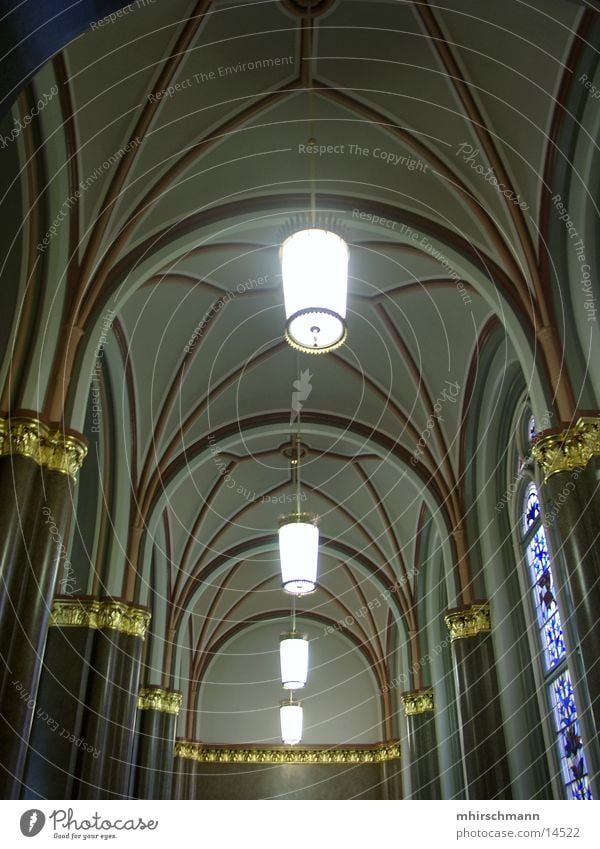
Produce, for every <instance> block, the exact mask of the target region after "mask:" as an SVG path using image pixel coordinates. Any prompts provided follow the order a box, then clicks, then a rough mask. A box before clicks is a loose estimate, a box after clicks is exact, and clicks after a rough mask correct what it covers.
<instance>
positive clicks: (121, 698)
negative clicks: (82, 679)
mask: <svg viewBox="0 0 600 849" xmlns="http://www.w3.org/2000/svg"><path fill="white" fill-rule="evenodd" d="M89 616H90V622H91V626H92V627H93V628H94V642H93V646H92V653H91V664H90V671H89V679H88V686H87V691H86V698H85V704H84V715H83V720H82V724H81V739H82V740H84V741H85V743H86V748H83V746H81V747H80V749H79V758H78V768H77V776H78V779H79V780H78V782H77V786H76V788H75V795H76V797H77V798H79V799H124V798H128V797H129V788H130V777H131V771H132V764H133V744H134V734H135V717H136V706H137V697H138V690H139V679H140V669H141V660H142V649H143V644H144V638H145V634H146V629H147V627H148V622H149V620H150V612H149V611H148V610H146V609H145V608H140V607H132V606H130V605H128V604H126V603H125V602H122V601H115V600H112V599H111V600H107V599H106V600H100V601H94V602H92V604H91V606H90V608H89Z"/></svg>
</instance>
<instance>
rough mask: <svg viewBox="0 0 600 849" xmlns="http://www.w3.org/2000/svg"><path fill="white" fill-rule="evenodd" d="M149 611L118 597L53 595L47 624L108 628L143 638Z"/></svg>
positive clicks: (64, 626)
mask: <svg viewBox="0 0 600 849" xmlns="http://www.w3.org/2000/svg"><path fill="white" fill-rule="evenodd" d="M150 615H151V614H150V611H149V610H145V609H144V608H140V607H129V606H128V605H126V604H123V602H120V601H98V600H97V599H91V600H90V599H78V598H73V599H55V600H54V601H53V602H52V610H51V613H50V625H51V626H52V625H54V626H56V627H60V628H109V629H111V630H113V631H119V633H121V634H126V635H127V636H130V637H140V639H142V640H143V639H144V638H145V636H146V630H147V628H148V624H149V622H150Z"/></svg>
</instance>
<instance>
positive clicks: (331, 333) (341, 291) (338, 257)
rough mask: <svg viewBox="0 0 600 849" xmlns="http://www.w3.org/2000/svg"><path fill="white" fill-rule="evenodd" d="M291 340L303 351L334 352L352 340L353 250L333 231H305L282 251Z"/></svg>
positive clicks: (287, 335) (284, 291) (294, 235)
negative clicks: (349, 330)
mask: <svg viewBox="0 0 600 849" xmlns="http://www.w3.org/2000/svg"><path fill="white" fill-rule="evenodd" d="M281 275H282V278H283V298H284V301H285V317H286V319H287V325H286V338H287V340H288V342H289V343H290V344H291V345H292V346H293V347H295V348H299V349H300V350H301V351H308V352H311V353H321V352H325V351H331V350H333V349H334V348H337V347H338V346H339V345H341V344H342V342H343V341H344V339H345V338H346V322H345V321H344V319H345V318H346V296H347V291H348V246H347V244H346V242H345V241H344V240H343V239H341V238H340V237H339V236H338V235H336V234H335V233H332V232H331V231H329V230H318V229H311V230H299V231H298V232H297V233H294V234H293V235H292V236H290V237H289V238H287V239H286V240H285V242H284V243H283V245H282V246H281Z"/></svg>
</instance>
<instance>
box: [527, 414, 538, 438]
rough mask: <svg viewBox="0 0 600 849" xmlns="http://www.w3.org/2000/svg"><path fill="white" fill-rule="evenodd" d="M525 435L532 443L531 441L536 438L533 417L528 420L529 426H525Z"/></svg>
mask: <svg viewBox="0 0 600 849" xmlns="http://www.w3.org/2000/svg"><path fill="white" fill-rule="evenodd" d="M527 434H528V436H529V441H530V442H533V440H534V439H535V438H536V436H537V430H536V429H535V419H534V418H533V416H531V418H530V419H529V424H528V425H527Z"/></svg>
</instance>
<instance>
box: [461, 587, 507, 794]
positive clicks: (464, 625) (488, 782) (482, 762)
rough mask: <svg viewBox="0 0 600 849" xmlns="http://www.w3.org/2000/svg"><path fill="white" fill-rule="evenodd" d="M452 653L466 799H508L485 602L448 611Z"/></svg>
mask: <svg viewBox="0 0 600 849" xmlns="http://www.w3.org/2000/svg"><path fill="white" fill-rule="evenodd" d="M446 623H447V625H448V627H449V629H450V635H451V637H452V654H453V661H454V673H455V682H456V693H457V700H458V715H459V722H460V738H461V746H462V756H463V765H464V771H465V782H466V788H467V795H468V798H469V799H481V800H484V799H511V798H512V792H511V787H510V773H509V770H508V759H507V755H506V741H505V738H504V730H503V719H502V712H501V708H500V698H499V693H498V679H497V676H496V667H495V660H494V650H493V645H492V638H491V634H490V630H491V625H490V614H489V605H488V604H487V603H479V604H474V605H473V606H472V607H469V608H464V609H462V610H458V611H450V612H449V613H448V616H447V617H446Z"/></svg>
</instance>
